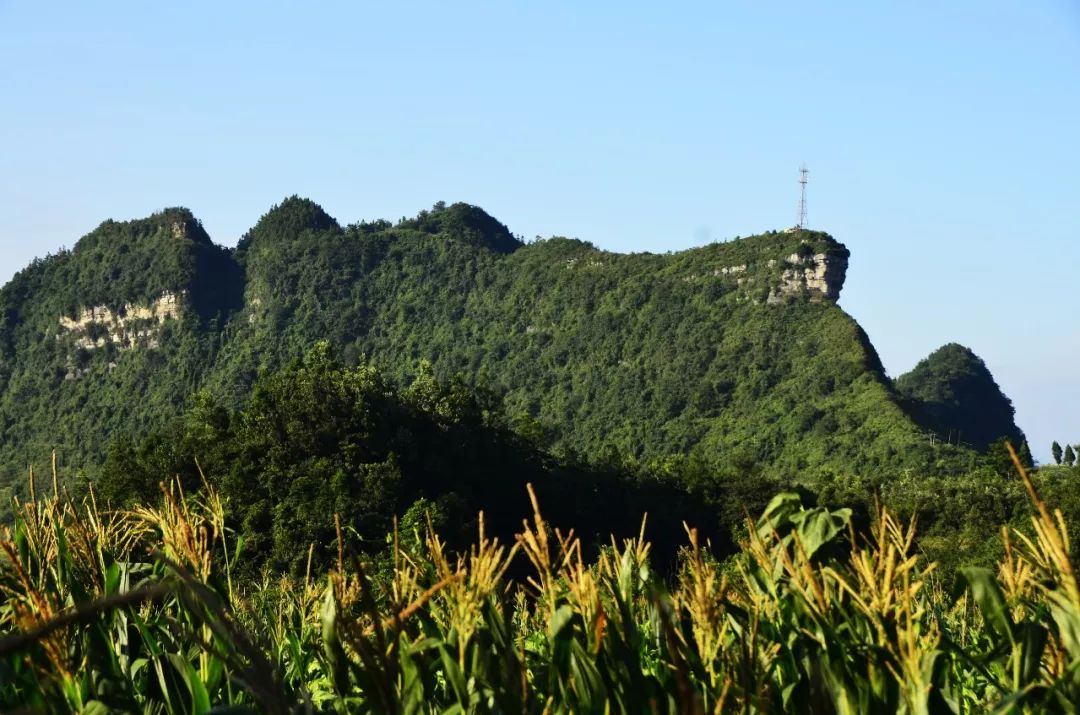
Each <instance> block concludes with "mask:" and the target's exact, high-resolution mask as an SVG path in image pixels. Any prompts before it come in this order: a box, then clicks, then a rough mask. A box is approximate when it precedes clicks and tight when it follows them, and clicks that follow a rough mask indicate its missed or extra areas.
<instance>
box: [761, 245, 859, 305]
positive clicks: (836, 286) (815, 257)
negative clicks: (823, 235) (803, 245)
mask: <svg viewBox="0 0 1080 715" xmlns="http://www.w3.org/2000/svg"><path fill="white" fill-rule="evenodd" d="M784 263H785V265H786V266H787V268H785V269H784V272H783V273H781V274H780V284H779V286H777V287H776V288H775V289H773V290H771V291H770V292H769V297H768V299H767V302H768V303H769V304H770V305H775V304H777V303H782V302H784V301H785V300H786V299H788V298H790V297H794V296H796V295H808V296H809V297H810V300H836V299H838V298H839V297H840V290H841V288H843V287H844V277H845V276H846V275H847V266H848V259H847V257H846V256H844V255H833V254H828V253H815V254H811V255H805V256H803V255H799V254H798V253H793V254H791V255H790V256H788V257H787V259H786V260H785V261H784Z"/></svg>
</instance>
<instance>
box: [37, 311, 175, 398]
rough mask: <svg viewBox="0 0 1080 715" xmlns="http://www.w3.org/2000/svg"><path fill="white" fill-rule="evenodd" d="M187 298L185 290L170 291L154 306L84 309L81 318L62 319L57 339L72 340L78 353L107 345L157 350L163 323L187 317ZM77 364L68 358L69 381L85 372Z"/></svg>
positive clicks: (61, 317)
mask: <svg viewBox="0 0 1080 715" xmlns="http://www.w3.org/2000/svg"><path fill="white" fill-rule="evenodd" d="M183 295H184V292H183V291H181V292H179V293H173V292H168V291H167V292H165V293H162V294H161V296H160V297H159V298H158V299H157V300H155V301H153V302H152V303H150V304H147V305H143V304H137V303H128V304H126V305H124V307H123V308H120V309H118V310H115V311H114V310H112V309H111V308H109V307H108V306H105V305H98V306H93V307H89V308H83V310H82V312H81V313H80V314H79V316H78V317H77V318H71V317H68V316H66V315H63V316H60V332H59V333H57V335H56V339H57V340H62V339H64V338H70V339H71V343H70V344H71V347H72V348H74V349H75V350H76V351H78V350H85V351H88V352H89V351H92V350H97V349H100V348H104V347H105V346H107V345H113V346H115V347H116V348H117V349H119V350H130V349H132V348H135V347H140V346H141V347H146V348H148V349H151V350H154V349H156V348H157V347H158V344H159V343H158V334H159V333H160V331H161V325H162V323H164V322H165V321H166V320H169V319H177V318H180V316H181V315H182V314H183V302H182V297H183ZM77 362H78V361H77V360H76V359H75V356H69V357H68V360H67V363H68V365H67V366H68V371H67V374H65V375H64V378H65V379H67V380H72V379H75V378H76V377H78V376H79V375H80V374H82V372H84V370H82V369H81V368H80V367H79V366H78V364H77ZM112 365H113V363H110V366H112Z"/></svg>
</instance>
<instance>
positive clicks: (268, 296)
mask: <svg viewBox="0 0 1080 715" xmlns="http://www.w3.org/2000/svg"><path fill="white" fill-rule="evenodd" d="M847 261H848V252H847V250H846V249H845V248H844V247H843V245H842V244H839V243H838V242H836V241H835V240H833V239H832V238H831V237H829V236H828V235H826V234H823V233H819V232H808V231H785V232H779V233H777V232H770V233H767V234H764V235H760V236H754V237H750V238H745V239H739V240H735V241H731V242H728V243H722V244H713V245H709V246H704V247H701V248H697V249H691V250H687V251H682V252H678V253H671V254H665V255H658V254H632V255H623V254H616V253H610V252H606V251H601V250H599V249H597V248H595V247H594V246H592V245H591V244H588V243H585V242H582V241H577V240H570V239H562V238H553V239H549V240H545V241H538V242H535V243H531V244H524V243H522V242H520V241H519V240H517V239H516V238H514V236H513V235H512V234H511V233H510V231H509V230H508V229H507V228H506V226H504V225H503V224H501V223H500V222H498V221H497V220H495V219H494V218H492V217H490V216H488V215H487V214H486V213H484V212H483V211H482V210H480V209H478V208H476V207H473V206H468V205H466V204H454V205H452V206H444V205H441V204H440V205H437V206H436V207H435V209H433V210H432V211H423V212H421V213H420V214H419V215H418V216H417V217H416V218H414V219H409V220H404V221H402V222H400V223H398V224H396V225H394V224H391V223H389V222H386V221H376V222H372V223H360V224H355V225H351V226H347V227H344V228H343V227H341V226H340V225H339V224H338V222H337V221H335V220H334V219H333V218H332V217H330V216H328V215H327V214H326V213H325V212H324V211H323V210H322V209H321V208H320V207H319V206H318V205H316V204H314V203H313V202H310V201H307V200H305V199H300V198H297V197H292V198H290V199H287V200H286V201H284V202H283V203H282V204H280V205H278V206H276V207H274V208H273V209H272V210H271V211H270V212H268V213H267V214H266V215H265V216H264V217H262V219H260V221H259V222H258V223H257V224H256V225H255V226H254V227H253V228H252V230H251V231H250V232H249V233H248V234H247V235H246V236H245V237H244V238H243V239H242V240H241V242H240V244H239V245H238V247H237V248H236V249H235V251H227V250H225V249H221V248H218V247H215V246H214V245H213V244H212V243H211V242H210V241H209V239H208V238H207V237H206V235H205V233H204V232H202V230H201V227H200V226H199V225H198V222H197V221H195V219H194V218H193V217H192V216H191V214H190V213H189V212H186V211H183V210H170V211H166V212H163V213H161V214H157V215H155V216H153V217H151V218H149V219H146V220H144V221H133V222H128V223H115V222H106V223H105V224H103V225H102V226H101V227H99V228H98V229H97V230H96V231H94V232H93V233H91V234H90V235H88V236H87V237H85V238H84V239H82V240H81V241H80V242H79V244H78V245H77V246H76V248H75V249H74V250H73V251H71V252H70V253H62V254H59V255H57V256H52V257H49V258H47V259H44V260H42V261H38V262H35V264H34V265H32V266H31V267H29V268H28V269H26V270H25V271H23V272H22V273H20V274H19V275H18V276H16V278H15V279H13V280H12V282H11V283H9V284H8V285H7V286H5V287H4V288H3V290H2V291H0V304H2V305H3V312H2V315H3V321H4V322H3V324H2V325H0V350H2V353H0V356H2V360H3V363H2V369H3V373H2V377H3V384H4V393H3V397H2V399H0V420H2V425H3V433H2V443H0V464H2V465H3V467H4V469H5V470H6V474H7V475H8V477H7V478H8V479H9V480H11V479H16V478H17V476H16V475H18V474H19V473H20V472H21V470H22V468H23V465H25V463H26V461H28V460H33V461H35V462H37V463H39V464H40V463H43V462H44V460H45V458H46V455H47V454H48V451H49V449H50V448H52V447H58V448H59V449H60V450H61V458H62V459H64V460H66V461H67V462H68V463H69V464H72V465H76V466H83V467H86V468H88V469H91V470H92V469H93V468H94V465H96V464H98V463H99V462H100V458H101V455H102V453H103V451H104V449H105V448H106V447H107V445H108V443H109V442H110V441H111V440H114V439H117V438H134V437H137V436H139V435H141V434H144V433H146V432H147V431H149V430H152V429H156V428H160V427H161V426H163V425H165V424H167V422H168V421H169V420H170V419H171V418H173V417H174V416H175V415H176V414H177V413H178V411H179V410H180V407H181V405H182V404H183V403H184V402H185V401H186V400H187V399H188V398H189V396H190V395H191V394H192V393H193V392H194V391H195V390H197V389H201V388H204V387H205V388H208V389H210V390H211V391H212V392H213V393H215V394H217V395H218V396H219V397H221V398H222V399H224V400H225V402H226V404H231V405H240V404H242V403H243V401H244V400H245V399H246V398H247V395H248V393H249V390H250V386H251V385H252V384H253V382H254V381H255V379H256V377H257V376H258V374H260V372H261V371H265V370H268V369H275V368H279V367H281V366H283V365H284V364H286V363H287V362H288V361H290V360H292V359H294V358H296V357H299V356H301V355H303V354H305V352H306V351H307V350H308V349H310V347H311V346H312V345H313V344H314V343H315V342H316V341H318V340H327V341H328V342H329V344H330V345H331V348H332V350H333V352H334V354H335V355H337V356H338V357H341V358H343V359H344V360H345V361H346V362H347V363H349V364H354V363H355V362H356V361H357V360H358V359H359V358H360V357H361V356H363V355H366V356H369V357H370V358H371V359H373V360H374V362H375V363H376V364H378V365H380V366H381V367H382V369H384V370H385V371H386V373H387V374H388V375H389V376H390V377H391V378H392V379H394V380H396V381H398V382H400V383H406V382H408V381H409V380H410V379H411V377H412V376H413V375H414V374H415V373H416V370H417V367H418V364H419V361H421V360H429V361H431V362H432V363H433V365H434V369H435V372H436V374H437V375H438V376H439V377H440V378H444V379H445V378H449V377H450V376H452V375H455V374H458V373H460V374H461V375H462V376H463V377H464V378H465V380H466V381H467V382H469V383H472V384H473V385H474V386H481V387H484V388H491V389H494V390H496V391H498V392H500V393H502V394H504V395H505V400H506V404H507V408H508V411H509V412H510V413H511V414H512V415H514V416H515V417H516V419H517V424H518V427H519V429H521V430H523V431H524V432H527V433H529V434H530V435H531V436H532V437H533V438H534V439H536V440H539V441H540V442H542V443H545V444H546V445H547V446H549V447H553V448H554V449H556V451H562V452H575V453H580V454H582V455H584V456H586V457H588V458H590V459H594V460H595V459H601V460H609V459H616V458H618V459H625V458H627V457H633V458H637V459H644V460H653V461H656V460H661V461H663V460H667V459H669V458H671V457H672V456H673V455H675V456H676V459H680V458H681V457H678V455H687V454H691V453H692V454H693V459H695V460H698V461H699V462H700V463H702V464H703V465H705V466H704V469H705V471H706V472H708V473H715V472H716V471H718V470H734V471H739V472H745V471H747V470H754V469H758V470H761V469H765V470H768V471H769V472H771V473H773V474H777V475H780V476H790V475H796V474H797V475H798V476H799V477H800V478H804V479H813V478H814V477H816V476H819V475H825V474H849V473H852V472H856V471H862V472H869V471H875V472H881V471H883V470H885V471H889V470H900V469H905V468H911V469H921V470H939V471H940V470H941V469H947V468H948V466H949V464H948V463H947V462H948V459H953V458H956V459H960V460H962V461H964V460H968V459H969V455H968V453H967V452H965V451H964V450H952V449H950V448H944V449H943V448H940V447H932V446H931V445H930V441H929V440H927V439H926V438H925V437H924V436H923V435H922V434H921V430H920V429H919V428H918V426H917V425H916V424H915V423H914V422H913V421H912V420H911V419H910V418H909V417H908V416H907V415H906V414H905V412H904V410H903V409H902V407H901V405H900V401H899V399H898V396H897V395H896V393H895V391H894V388H893V386H892V384H891V383H890V382H889V381H888V380H887V378H886V377H885V376H884V373H883V371H882V369H881V365H880V363H879V361H878V358H877V355H876V354H875V353H874V350H873V348H872V346H871V345H870V343H869V341H868V340H867V338H866V335H865V334H864V333H863V331H862V330H861V329H860V328H859V326H858V325H857V324H856V323H855V322H854V321H853V320H852V319H851V318H850V317H849V316H848V315H846V314H845V313H844V312H843V311H842V310H840V309H839V307H837V306H836V304H835V299H836V297H837V296H838V294H839V291H840V289H841V288H842V285H843V279H844V273H845V270H846V268H847ZM943 459H945V460H946V462H942V460H943Z"/></svg>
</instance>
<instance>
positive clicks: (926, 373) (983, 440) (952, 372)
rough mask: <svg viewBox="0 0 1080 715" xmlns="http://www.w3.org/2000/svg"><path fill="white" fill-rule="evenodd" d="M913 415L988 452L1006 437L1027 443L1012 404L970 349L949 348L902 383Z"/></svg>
mask: <svg viewBox="0 0 1080 715" xmlns="http://www.w3.org/2000/svg"><path fill="white" fill-rule="evenodd" d="M896 389H897V391H899V392H900V394H901V395H902V396H903V397H904V398H905V399H906V400H907V404H908V406H909V408H910V410H911V412H912V414H913V416H914V417H915V418H916V420H918V421H919V422H920V423H922V424H924V425H925V426H926V427H927V428H928V429H931V430H933V431H935V432H936V433H937V434H940V435H946V439H955V440H956V441H957V442H959V443H965V442H966V443H968V444H970V445H972V446H973V447H974V448H975V449H978V450H980V451H982V450H985V449H986V448H987V447H989V446H990V444H991V443H992V442H994V441H995V440H997V439H1000V438H1002V437H1006V438H1008V439H1010V440H1012V442H1013V443H1014V444H1020V443H1021V442H1023V441H1024V435H1023V433H1022V432H1021V431H1020V430H1019V429H1018V428H1017V426H1016V423H1015V422H1014V421H1013V415H1014V414H1015V410H1014V409H1013V406H1012V402H1011V401H1010V400H1009V398H1008V397H1006V396H1005V394H1004V393H1002V391H1001V388H1000V387H998V384H997V383H996V382H994V377H993V375H991V374H990V370H988V369H987V367H986V364H985V363H984V362H983V361H982V360H981V359H979V357H978V356H977V355H976V354H975V353H973V352H972V351H971V350H970V349H969V348H965V347H964V346H963V345H957V344H956V343H949V344H948V345H944V346H942V347H940V348H938V349H937V350H935V351H934V352H933V353H931V354H930V356H929V357H927V358H926V359H924V360H922V361H920V362H919V364H918V365H916V366H915V367H914V369H912V370H911V372H909V373H906V374H904V375H901V376H900V377H898V378H897V379H896Z"/></svg>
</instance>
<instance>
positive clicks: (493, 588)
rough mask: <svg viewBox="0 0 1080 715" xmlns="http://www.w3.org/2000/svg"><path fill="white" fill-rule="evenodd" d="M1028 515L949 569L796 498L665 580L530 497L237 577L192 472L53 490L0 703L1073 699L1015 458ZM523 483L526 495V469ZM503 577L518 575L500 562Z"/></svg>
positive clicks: (38, 514) (848, 705) (943, 708)
mask: <svg viewBox="0 0 1080 715" xmlns="http://www.w3.org/2000/svg"><path fill="white" fill-rule="evenodd" d="M1017 469H1018V471H1019V476H1020V478H1021V479H1022V480H1023V481H1024V484H1025V486H1026V487H1027V490H1028V493H1029V495H1030V498H1031V502H1032V511H1033V516H1032V519H1031V529H1030V530H1025V531H1024V532H1013V533H1007V532H1003V533H1002V538H1003V539H1004V541H1005V557H1004V559H1003V560H1002V562H1001V563H1000V564H999V565H998V567H997V570H996V572H994V571H992V570H990V569H980V568H967V569H961V570H960V572H959V576H958V578H957V579H956V580H955V583H953V582H949V583H945V582H944V580H943V579H942V578H941V577H940V576H939V574H937V573H936V571H935V568H934V564H932V563H926V562H925V559H923V558H921V557H920V556H919V555H918V553H917V549H916V544H915V535H916V525H915V524H914V523H904V522H903V521H901V520H899V519H897V518H896V517H895V516H894V515H892V514H890V513H889V511H888V510H887V509H884V508H879V509H878V513H877V517H876V519H875V520H874V524H873V526H872V528H871V529H869V530H868V532H867V533H856V531H855V530H854V529H853V527H852V525H851V519H850V513H849V512H847V511H846V510H838V511H829V510H826V509H823V508H806V507H804V506H803V505H802V504H801V503H800V501H799V498H798V497H797V496H795V495H793V494H781V495H779V496H777V497H776V498H775V499H773V501H772V503H771V504H770V505H769V506H768V508H767V509H766V511H765V513H764V514H762V515H761V517H760V518H759V519H757V520H756V521H752V520H748V521H747V528H746V534H745V540H744V542H743V543H742V548H741V551H740V552H739V553H738V554H736V555H735V556H734V557H730V558H727V559H725V560H723V561H718V560H717V559H715V558H714V557H713V556H712V555H711V554H710V552H709V549H708V544H706V543H702V541H701V539H699V537H698V534H697V532H696V531H695V530H694V529H692V528H687V534H686V535H687V542H686V546H685V547H684V549H683V551H682V553H681V558H680V567H679V569H678V573H677V575H676V576H675V577H673V578H670V579H664V578H661V577H660V576H658V575H657V574H656V573H654V572H653V571H652V570H651V569H650V566H649V551H650V547H649V544H648V543H647V542H646V540H645V538H644V524H643V527H642V534H641V535H638V536H636V537H633V538H628V539H625V540H622V541H616V540H614V539H613V540H612V542H611V543H610V545H609V546H607V547H605V548H603V549H601V550H600V553H599V556H598V557H597V558H594V559H586V558H584V557H583V546H582V542H581V540H580V539H579V538H578V537H576V536H575V535H574V533H573V532H571V533H562V532H561V531H560V530H558V529H553V528H551V527H550V526H549V525H548V524H547V523H546V522H545V520H544V518H543V516H542V512H541V508H540V505H538V504H537V502H536V499H535V497H533V499H532V505H533V516H532V518H531V519H529V520H527V521H525V522H523V524H522V527H521V530H520V533H518V535H517V537H516V539H515V540H514V541H513V542H512V543H500V541H499V540H498V539H496V538H491V537H489V536H488V535H486V534H485V533H484V527H483V518H482V516H481V519H480V531H479V533H478V534H477V537H476V540H475V543H474V545H473V546H472V547H471V548H470V549H469V551H468V552H467V553H452V552H451V551H450V550H449V549H448V548H447V546H446V545H445V544H444V543H443V542H442V541H441V540H440V538H439V536H438V534H436V533H435V532H434V530H433V529H431V528H430V526H429V528H428V529H426V530H421V531H422V532H423V533H420V532H417V533H411V534H409V533H397V532H395V534H394V535H393V538H392V543H391V544H390V545H389V546H388V547H387V550H386V553H385V555H384V556H385V558H382V559H381V560H378V559H370V558H369V559H366V560H365V559H361V558H359V557H357V556H355V555H354V554H353V551H352V550H351V549H350V547H349V538H348V534H347V533H343V530H342V529H341V528H340V525H339V528H338V543H337V549H338V558H337V563H336V565H335V566H334V567H333V568H332V569H330V571H329V573H321V574H318V575H315V574H312V573H311V572H310V569H309V573H308V575H307V576H306V577H305V578H302V579H300V578H288V577H280V578H266V579H264V580H262V581H261V582H259V583H250V582H246V583H238V582H237V581H236V580H234V577H233V571H234V570H235V565H236V562H237V559H238V558H243V554H242V545H240V544H237V543H234V541H233V540H232V539H231V538H230V534H229V533H228V531H227V530H226V529H225V519H224V511H225V505H223V504H222V503H221V501H220V499H219V498H218V496H217V495H216V494H215V492H214V490H213V489H211V488H209V487H206V488H204V489H203V490H201V491H200V492H199V493H197V494H192V495H185V494H182V493H181V492H180V491H179V489H178V488H176V487H172V488H163V490H162V491H163V497H162V500H161V502H160V503H159V504H157V505H156V506H154V507H143V508H139V509H134V510H126V511H112V510H108V509H105V508H99V505H98V504H96V503H95V500H94V498H93V495H92V494H91V495H90V496H89V497H88V498H87V499H86V500H85V501H84V502H81V503H76V502H74V501H73V500H72V499H70V498H68V497H67V496H66V495H65V494H64V493H63V491H62V490H60V489H58V488H56V482H55V479H56V478H55V473H54V483H53V489H52V490H51V493H50V494H48V495H47V496H42V495H37V494H33V493H32V494H31V497H30V498H29V500H28V501H27V502H26V503H19V504H17V505H16V518H15V521H14V523H13V524H12V525H11V526H10V527H8V528H6V529H4V531H3V534H2V539H0V549H2V552H3V553H2V555H0V589H2V591H3V600H2V606H0V633H2V635H0V709H2V710H3V711H4V712H84V713H105V712H148V713H207V712H216V713H233V712H237V713H239V712H266V713H308V712H358V713H365V712H380V713H384V712H385V713H391V712H393V713H397V712H403V713H421V712H423V713H427V712H432V713H435V712H438V713H464V712H507V713H534V712H535V713H548V712H576V713H594V712H595V713H607V712H687V713H706V712H717V713H719V712H746V713H750V712H807V713H831V712H836V713H872V712H873V713H876V712H910V713H920V714H922V713H973V712H1073V711H1075V710H1076V709H1077V707H1076V706H1075V705H1074V704H1075V703H1078V702H1080V586H1078V583H1077V578H1076V574H1075V572H1074V570H1073V564H1072V563H1071V561H1070V558H1069V553H1070V552H1069V535H1068V531H1067V528H1066V524H1065V523H1064V521H1063V519H1062V518H1061V516H1060V514H1059V513H1053V514H1052V513H1050V511H1049V510H1048V509H1047V507H1046V506H1045V505H1044V503H1043V502H1042V501H1041V500H1040V499H1039V496H1038V495H1037V494H1036V492H1035V489H1034V486H1033V485H1032V483H1031V480H1030V478H1029V477H1028V475H1027V474H1026V473H1025V472H1024V470H1023V468H1022V467H1021V466H1020V465H1019V463H1017ZM530 496H532V495H531V491H530ZM511 569H513V571H512V573H514V574H517V573H518V572H520V573H522V574H523V576H522V577H521V578H518V577H516V576H515V578H510V576H509V575H508V574H509V573H510V572H511Z"/></svg>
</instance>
